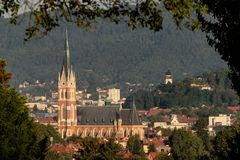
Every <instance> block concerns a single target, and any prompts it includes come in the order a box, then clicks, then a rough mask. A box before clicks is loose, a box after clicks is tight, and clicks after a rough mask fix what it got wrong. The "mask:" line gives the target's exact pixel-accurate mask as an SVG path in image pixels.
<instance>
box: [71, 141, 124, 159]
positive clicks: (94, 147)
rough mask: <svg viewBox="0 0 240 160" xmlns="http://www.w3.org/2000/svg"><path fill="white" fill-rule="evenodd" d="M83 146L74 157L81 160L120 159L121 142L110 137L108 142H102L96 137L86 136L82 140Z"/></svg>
mask: <svg viewBox="0 0 240 160" xmlns="http://www.w3.org/2000/svg"><path fill="white" fill-rule="evenodd" d="M80 145H81V148H80V150H79V152H78V153H77V154H75V156H74V158H76V159H79V160H81V159H82V160H85V159H98V160H120V159H121V157H120V155H119V154H118V153H119V152H120V149H121V148H120V146H119V144H116V143H115V142H114V139H110V140H109V141H107V142H101V141H99V140H98V139H96V138H91V137H88V138H84V139H82V140H81V141H80Z"/></svg>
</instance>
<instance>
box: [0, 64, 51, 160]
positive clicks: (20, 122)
mask: <svg viewBox="0 0 240 160" xmlns="http://www.w3.org/2000/svg"><path fill="white" fill-rule="evenodd" d="M0 62H1V64H2V65H0V80H1V81H0V85H1V87H0V159H4V160H8V159H9V160H15V159H16V160H35V159H44V157H45V152H46V151H47V138H41V139H39V138H38V137H37V135H36V130H35V129H36V126H35V124H34V122H33V121H32V119H31V118H30V117H29V116H28V109H27V106H26V99H25V98H24V97H22V96H20V95H19V94H18V93H17V92H16V90H15V89H13V88H9V87H8V82H9V79H10V77H9V75H10V74H9V73H7V72H6V71H5V63H4V62H3V61H2V60H1V59H0Z"/></svg>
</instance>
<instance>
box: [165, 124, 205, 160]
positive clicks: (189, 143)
mask: <svg viewBox="0 0 240 160" xmlns="http://www.w3.org/2000/svg"><path fill="white" fill-rule="evenodd" d="M169 142H170V146H171V152H172V156H173V158H174V159H178V160H192V159H195V160H198V159H202V158H204V157H206V156H207V154H208V153H207V152H206V150H205V148H204V145H203V142H202V140H201V139H200V138H199V137H197V136H196V135H194V134H192V133H191V132H190V131H186V130H183V129H181V130H174V132H173V134H172V135H171V136H170V137H169Z"/></svg>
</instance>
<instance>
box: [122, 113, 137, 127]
mask: <svg viewBox="0 0 240 160" xmlns="http://www.w3.org/2000/svg"><path fill="white" fill-rule="evenodd" d="M121 118H122V124H123V125H141V123H140V121H139V118H138V115H137V114H136V112H134V110H132V109H122V110H121Z"/></svg>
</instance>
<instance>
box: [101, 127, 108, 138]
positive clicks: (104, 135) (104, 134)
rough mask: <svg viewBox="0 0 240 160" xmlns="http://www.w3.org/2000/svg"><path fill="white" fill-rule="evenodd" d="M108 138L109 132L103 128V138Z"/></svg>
mask: <svg viewBox="0 0 240 160" xmlns="http://www.w3.org/2000/svg"><path fill="white" fill-rule="evenodd" d="M106 136H107V130H106V129H104V128H103V129H102V137H103V138H106Z"/></svg>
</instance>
